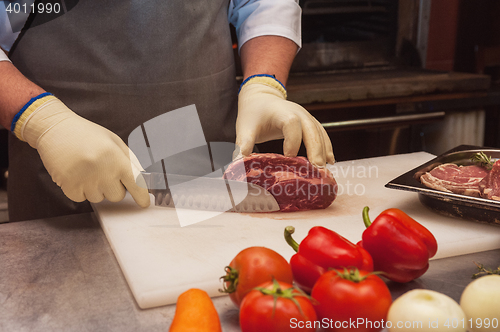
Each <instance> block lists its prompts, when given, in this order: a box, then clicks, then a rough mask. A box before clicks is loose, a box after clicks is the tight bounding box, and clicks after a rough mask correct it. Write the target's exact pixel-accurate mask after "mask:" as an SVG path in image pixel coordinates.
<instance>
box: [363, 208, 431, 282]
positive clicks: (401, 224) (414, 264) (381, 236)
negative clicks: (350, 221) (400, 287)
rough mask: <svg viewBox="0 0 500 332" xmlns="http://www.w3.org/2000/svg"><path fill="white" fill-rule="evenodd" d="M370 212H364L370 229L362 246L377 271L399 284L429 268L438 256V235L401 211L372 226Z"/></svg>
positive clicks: (385, 213)
mask: <svg viewBox="0 0 500 332" xmlns="http://www.w3.org/2000/svg"><path fill="white" fill-rule="evenodd" d="M368 210H369V208H368V207H367V206H366V207H365V208H364V209H363V221H364V223H365V226H366V227H367V228H366V229H365V231H364V232H363V236H362V238H363V240H362V241H360V242H359V243H358V245H361V246H362V247H363V248H365V249H366V250H367V251H368V252H369V253H370V255H371V256H372V258H373V265H374V268H375V270H377V271H382V272H383V275H384V276H385V277H387V278H388V279H390V280H393V281H396V282H409V281H411V280H413V279H416V278H418V277H420V276H421V275H423V274H424V273H425V272H426V271H427V269H428V268H429V258H431V257H433V256H434V255H435V254H436V252H437V242H436V239H435V238H434V235H432V233H431V232H430V231H429V230H428V229H427V228H425V227H424V226H422V225H421V224H419V223H418V222H416V221H415V220H413V219H412V218H411V217H410V216H408V215H407V214H406V213H404V212H403V211H401V210H398V209H388V210H385V211H383V212H382V213H381V214H380V215H379V216H378V217H377V218H375V220H374V221H373V223H372V222H370V218H369V217H368Z"/></svg>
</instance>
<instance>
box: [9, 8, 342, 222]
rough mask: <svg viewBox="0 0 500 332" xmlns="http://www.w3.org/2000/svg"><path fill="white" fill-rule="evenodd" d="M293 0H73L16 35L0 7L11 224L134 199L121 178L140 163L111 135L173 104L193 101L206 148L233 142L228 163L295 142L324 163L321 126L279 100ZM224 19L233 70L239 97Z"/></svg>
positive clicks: (132, 185) (289, 49)
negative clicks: (236, 55) (239, 71)
mask: <svg viewBox="0 0 500 332" xmlns="http://www.w3.org/2000/svg"><path fill="white" fill-rule="evenodd" d="M228 2H229V3H228ZM297 2H298V1H295V0H272V1H269V0H245V1H244V0H231V1H228V0H210V1H207V0H190V1H178V0H169V1H156V0H152V1H123V0H119V1H118V0H99V1H97V0H81V1H79V2H78V3H77V5H76V6H75V7H74V8H72V9H71V10H70V11H68V12H67V13H65V14H64V15H59V16H57V17H55V18H54V16H49V15H44V13H43V11H40V6H38V8H37V7H34V11H33V12H32V13H31V14H30V15H29V18H28V19H27V21H26V23H25V25H24V28H23V30H22V31H21V33H19V35H16V34H12V31H10V29H9V28H8V27H9V24H8V19H7V14H6V13H5V11H4V12H2V9H4V8H2V7H0V46H1V47H2V48H3V49H4V51H6V52H5V54H4V52H2V51H0V123H1V124H2V126H4V127H5V128H7V129H9V130H11V131H12V133H13V135H11V137H9V179H8V200H9V201H8V204H9V218H10V220H11V221H17V220H27V219H36V218H46V217H54V216H59V215H66V214H72V213H83V212H89V211H92V210H91V207H90V204H89V202H100V201H102V200H103V199H108V200H109V201H112V202H116V201H120V200H122V199H123V198H124V196H125V192H126V191H128V192H129V193H130V194H131V196H132V197H133V198H134V200H135V202H136V203H137V204H138V205H139V206H141V207H147V206H148V205H149V195H148V192H147V190H146V189H144V188H141V187H140V186H138V185H137V184H136V182H135V179H134V174H136V172H137V171H138V170H140V169H141V165H140V164H138V163H134V162H132V163H131V162H130V160H135V159H134V156H133V154H132V155H131V153H130V150H129V149H128V147H127V145H126V144H125V142H124V141H125V140H126V138H127V137H128V135H129V134H130V133H131V131H132V130H133V129H134V128H137V127H138V126H141V124H142V123H144V122H145V121H148V120H150V119H152V118H154V117H156V116H158V115H161V114H163V113H165V112H168V111H171V110H175V109H179V108H181V107H184V106H186V105H192V104H194V105H196V109H197V111H198V116H199V119H200V121H201V124H202V128H203V133H204V135H205V138H206V141H207V142H215V141H223V142H236V146H237V149H236V150H235V153H234V157H240V156H245V155H248V154H250V153H251V152H252V150H253V148H254V144H255V143H260V142H265V141H268V140H273V139H279V138H284V144H283V153H284V154H285V155H287V156H295V155H296V154H297V152H298V150H299V147H300V144H301V142H302V141H303V142H304V144H305V147H306V149H307V157H308V159H309V160H310V161H311V162H312V163H313V164H315V165H317V166H320V167H322V166H325V164H326V163H333V162H334V156H333V151H332V146H331V143H330V140H329V138H328V136H327V134H326V132H325V131H324V129H323V128H322V127H321V125H320V124H319V123H318V121H317V120H315V119H314V118H313V117H312V116H311V115H310V114H309V113H308V112H307V111H306V110H305V109H304V108H302V107H301V106H299V105H297V104H295V103H292V102H289V101H287V100H286V89H285V86H286V81H287V77H288V71H289V69H290V66H291V63H292V61H293V58H294V56H295V54H296V53H297V51H298V49H299V48H300V45H301V39H300V15H301V10H300V7H299V5H298V4H297ZM2 3H4V4H7V3H8V2H2ZM0 5H1V3H0ZM48 18H49V19H48ZM229 23H231V24H233V25H234V26H235V27H236V31H237V35H238V44H239V52H240V55H241V61H242V67H243V74H244V82H243V84H242V86H241V87H240V90H239V92H238V87H237V86H236V83H235V65H234V59H233V52H232V45H231V37H230V30H229ZM7 51H8V53H7ZM6 54H8V57H7V56H6ZM131 165H132V167H131Z"/></svg>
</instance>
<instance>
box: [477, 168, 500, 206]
mask: <svg viewBox="0 0 500 332" xmlns="http://www.w3.org/2000/svg"><path fill="white" fill-rule="evenodd" d="M479 191H480V192H481V196H482V197H484V198H489V199H494V200H496V201H500V160H497V161H496V162H495V163H494V164H493V168H492V169H491V171H490V172H489V173H488V175H487V176H486V177H485V178H484V179H482V180H481V182H479Z"/></svg>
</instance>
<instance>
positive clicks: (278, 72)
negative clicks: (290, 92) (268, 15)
mask: <svg viewBox="0 0 500 332" xmlns="http://www.w3.org/2000/svg"><path fill="white" fill-rule="evenodd" d="M297 49H298V46H297V44H295V43H294V42H293V41H292V40H290V39H288V38H284V37H279V36H260V37H256V38H252V39H250V40H249V41H247V42H246V43H245V44H243V46H241V51H240V55H241V65H242V68H243V76H244V79H245V78H247V77H249V76H252V75H256V74H269V75H275V76H276V79H278V80H279V81H280V82H281V83H283V84H284V85H286V82H287V79H288V72H289V71H290V67H291V65H292V62H293V59H294V58H295V54H296V53H297Z"/></svg>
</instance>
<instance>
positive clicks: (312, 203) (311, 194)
mask: <svg viewBox="0 0 500 332" xmlns="http://www.w3.org/2000/svg"><path fill="white" fill-rule="evenodd" d="M243 166H244V167H243ZM224 177H225V178H227V179H229V180H237V181H247V182H251V183H254V184H257V185H259V186H261V187H264V188H265V189H266V190H267V191H269V192H270V193H271V194H272V195H273V196H274V198H276V201H277V202H278V204H279V207H280V211H288V212H291V211H303V210H312V209H325V208H327V207H328V206H330V204H332V202H333V200H334V199H335V197H336V196H337V182H335V179H334V178H333V176H332V175H331V173H330V171H328V170H327V169H326V168H325V169H320V168H317V167H314V166H313V165H312V164H311V163H310V162H309V161H308V160H307V159H306V158H304V157H295V158H289V157H285V156H283V155H280V154H274V153H262V154H251V155H250V156H248V157H245V158H242V159H239V160H237V161H235V162H233V163H232V164H231V165H229V167H228V168H227V170H226V172H225V173H224Z"/></svg>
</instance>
